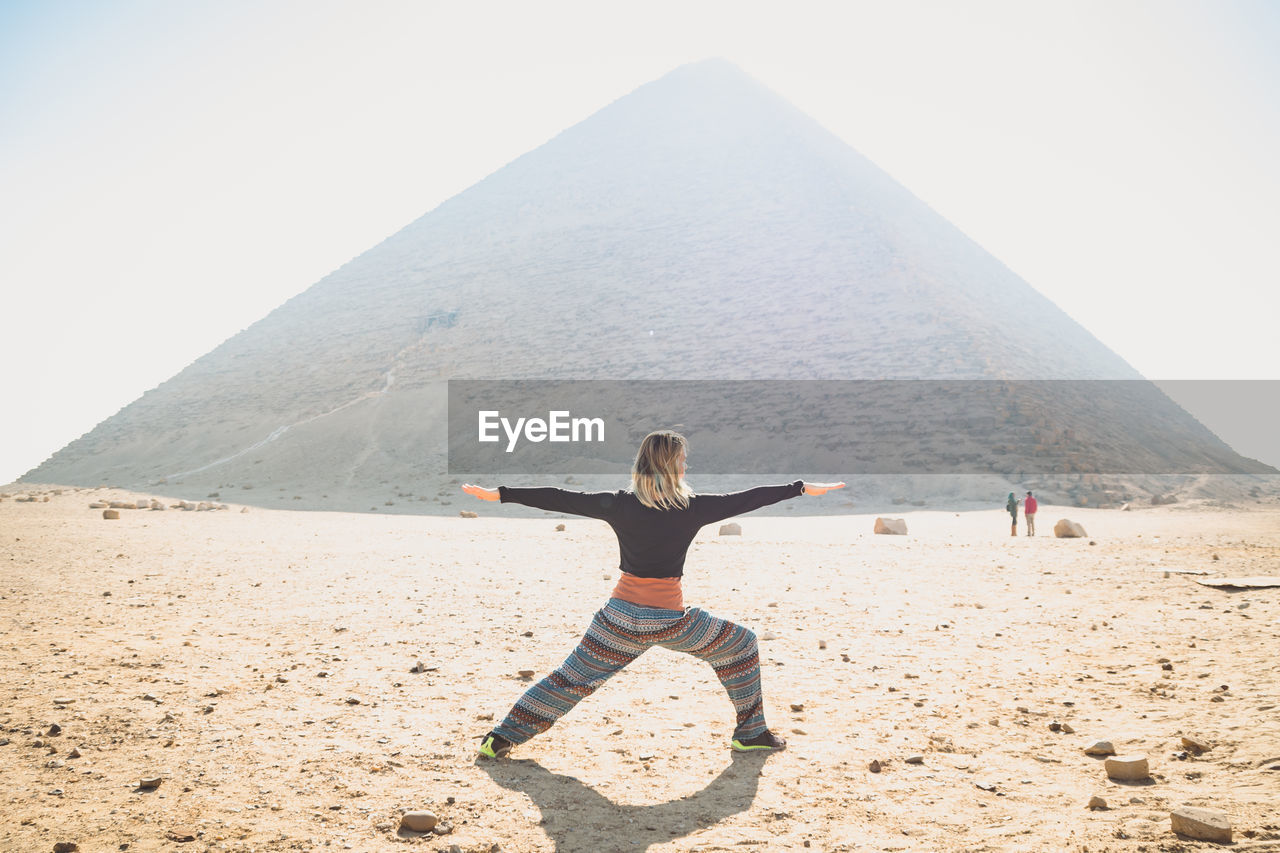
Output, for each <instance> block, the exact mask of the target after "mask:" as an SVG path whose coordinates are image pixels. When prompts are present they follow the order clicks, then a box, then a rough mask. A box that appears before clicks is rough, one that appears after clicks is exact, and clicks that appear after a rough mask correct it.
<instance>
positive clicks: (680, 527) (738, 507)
mask: <svg viewBox="0 0 1280 853" xmlns="http://www.w3.org/2000/svg"><path fill="white" fill-rule="evenodd" d="M498 493H499V494H500V495H501V496H502V502H503V503H518V504H524V505H525V506H531V507H534V508H536V509H545V510H550V511H552V512H564V513H568V514H570V515H583V516H586V517H588V518H598V519H601V520H602V521H606V522H608V523H609V526H610V527H612V528H613V532H614V533H616V534H617V536H618V552H619V568H621V569H622V571H624V572H627V573H628V574H631V575H635V576H636V577H641V578H678V577H682V576H683V575H684V558H685V554H686V553H687V552H688V550H689V545H690V544H691V543H692V542H693V537H695V536H697V535H698V531H699V530H700V529H701V528H702V527H703V526H704V525H707V524H711V523H713V522H716V521H723V520H724V519H726V518H730V517H732V516H735V515H741V514H742V513H744V512H751V510H753V509H760V507H764V506H769V505H770V504H775V503H777V502H778V501H783V500H786V499H787V498H794V497H799V496H800V495H801V494H803V493H804V481H803V480H796V481H795V482H794V483H788V484H787V485H784V486H757V487H756V488H754V489H747V490H746V491H742V492H731V493H729V494H727V495H715V494H709V495H692V496H690V498H689V506H688V507H686V508H684V509H679V508H677V509H653V508H651V507H647V506H645V505H644V504H642V503H640V499H639V498H637V497H636V496H635V495H634V494H632V493H631V492H626V491H618V492H570V491H567V490H565V489H557V488H534V489H522V488H513V487H511V486H499V487H498Z"/></svg>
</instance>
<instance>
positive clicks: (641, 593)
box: [612, 572, 684, 610]
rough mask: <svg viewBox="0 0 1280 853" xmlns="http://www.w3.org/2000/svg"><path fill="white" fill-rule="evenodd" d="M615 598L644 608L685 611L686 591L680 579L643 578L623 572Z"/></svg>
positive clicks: (614, 592)
mask: <svg viewBox="0 0 1280 853" xmlns="http://www.w3.org/2000/svg"><path fill="white" fill-rule="evenodd" d="M612 597H613V598H621V599H622V600H623V601H629V602H631V603H632V604H639V605H641V606H642V607H660V608H662V609H663V610H684V590H683V588H682V587H681V586H680V578H641V577H636V576H635V575H631V574H627V573H626V572H623V573H622V575H621V576H620V577H619V578H618V585H617V586H615V587H614V588H613V594H612Z"/></svg>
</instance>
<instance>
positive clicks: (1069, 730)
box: [1062, 723, 1076, 735]
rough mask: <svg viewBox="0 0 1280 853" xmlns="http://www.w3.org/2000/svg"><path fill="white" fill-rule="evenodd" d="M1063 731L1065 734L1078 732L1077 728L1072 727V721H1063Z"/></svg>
mask: <svg viewBox="0 0 1280 853" xmlns="http://www.w3.org/2000/svg"><path fill="white" fill-rule="evenodd" d="M1062 733H1063V734H1064V735H1073V734H1075V733H1076V730H1075V729H1073V728H1071V724H1070V723H1063V724H1062Z"/></svg>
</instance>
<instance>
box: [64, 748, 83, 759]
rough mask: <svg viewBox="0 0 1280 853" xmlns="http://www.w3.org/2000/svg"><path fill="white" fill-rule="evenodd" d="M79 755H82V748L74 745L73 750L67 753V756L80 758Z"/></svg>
mask: <svg viewBox="0 0 1280 853" xmlns="http://www.w3.org/2000/svg"><path fill="white" fill-rule="evenodd" d="M79 757H80V750H79V749H77V748H76V747H74V746H73V747H71V751H70V752H68V753H67V758H79Z"/></svg>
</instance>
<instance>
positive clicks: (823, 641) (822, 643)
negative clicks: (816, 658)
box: [818, 640, 827, 649]
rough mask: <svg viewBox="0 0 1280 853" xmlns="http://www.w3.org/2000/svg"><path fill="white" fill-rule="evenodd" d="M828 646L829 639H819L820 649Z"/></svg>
mask: <svg viewBox="0 0 1280 853" xmlns="http://www.w3.org/2000/svg"><path fill="white" fill-rule="evenodd" d="M826 647H827V641H826V640H819V641H818V648H820V649H825V648H826Z"/></svg>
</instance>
